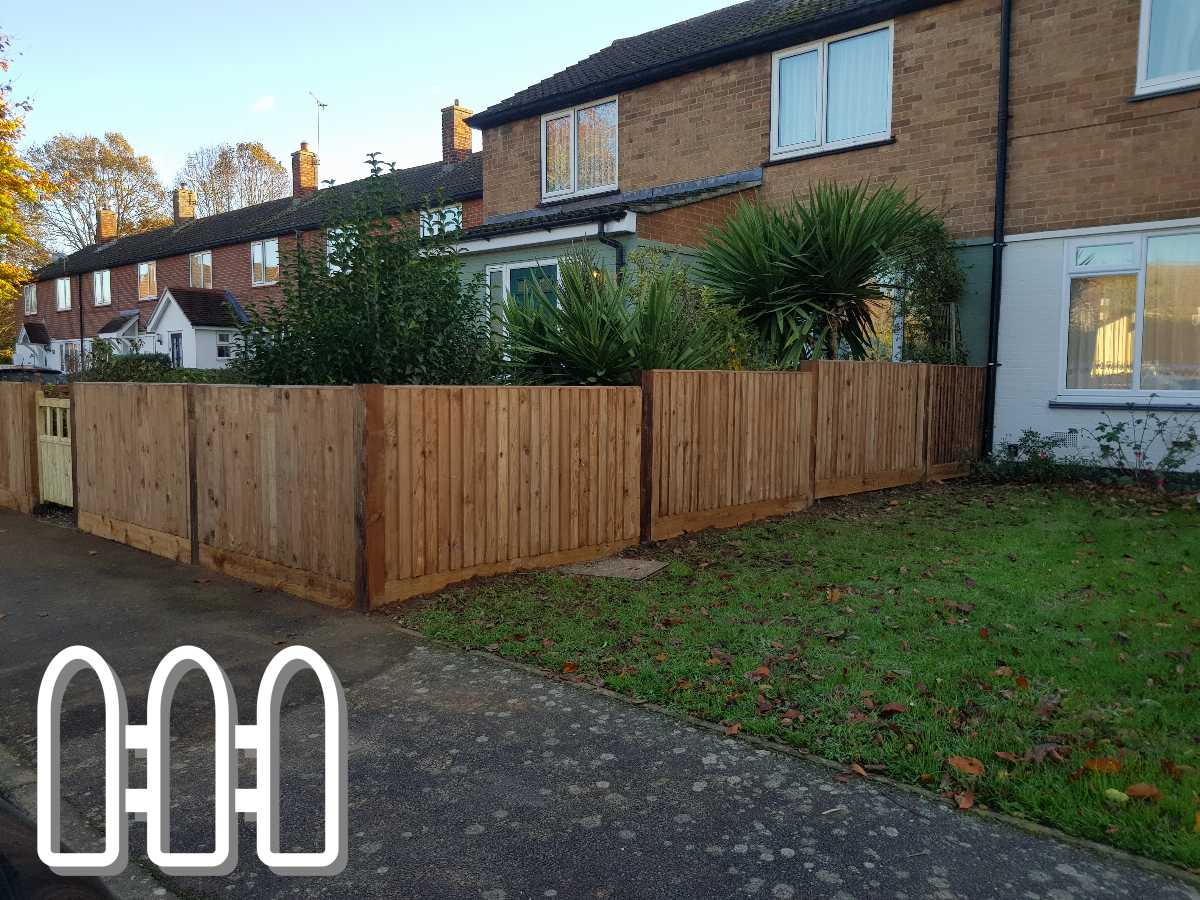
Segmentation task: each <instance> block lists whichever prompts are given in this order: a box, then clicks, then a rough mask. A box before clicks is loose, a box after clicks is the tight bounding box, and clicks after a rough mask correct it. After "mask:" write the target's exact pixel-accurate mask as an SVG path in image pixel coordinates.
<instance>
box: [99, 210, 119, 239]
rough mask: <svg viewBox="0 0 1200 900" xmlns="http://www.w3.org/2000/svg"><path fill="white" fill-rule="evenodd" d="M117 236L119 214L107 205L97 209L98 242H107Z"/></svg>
mask: <svg viewBox="0 0 1200 900" xmlns="http://www.w3.org/2000/svg"><path fill="white" fill-rule="evenodd" d="M116 236H117V214H116V213H115V212H113V211H112V210H111V209H109V208H108V207H107V206H102V207H100V208H99V209H97V210H96V243H97V244H106V243H108V242H109V241H111V240H113V239H115V238H116Z"/></svg>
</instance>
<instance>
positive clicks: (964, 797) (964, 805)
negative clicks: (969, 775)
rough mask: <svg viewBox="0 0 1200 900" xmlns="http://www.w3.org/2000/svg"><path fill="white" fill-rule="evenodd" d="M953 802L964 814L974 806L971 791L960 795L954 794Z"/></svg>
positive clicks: (973, 797)
mask: <svg viewBox="0 0 1200 900" xmlns="http://www.w3.org/2000/svg"><path fill="white" fill-rule="evenodd" d="M954 800H955V802H956V803H957V804H958V808H959V809H961V810H962V811H963V812H966V811H967V810H968V809H970V808H971V807H972V806H974V805H975V795H974V794H973V793H972V792H971V791H963V792H962V793H961V794H955V795H954Z"/></svg>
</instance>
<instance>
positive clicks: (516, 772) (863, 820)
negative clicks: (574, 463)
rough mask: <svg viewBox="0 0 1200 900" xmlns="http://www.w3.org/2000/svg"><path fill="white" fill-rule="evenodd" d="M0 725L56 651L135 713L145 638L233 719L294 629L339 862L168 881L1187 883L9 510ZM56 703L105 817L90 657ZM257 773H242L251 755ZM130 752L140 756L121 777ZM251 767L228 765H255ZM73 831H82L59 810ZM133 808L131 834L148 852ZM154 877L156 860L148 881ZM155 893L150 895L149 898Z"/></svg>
mask: <svg viewBox="0 0 1200 900" xmlns="http://www.w3.org/2000/svg"><path fill="white" fill-rule="evenodd" d="M0 616H2V618H0V741H2V742H3V746H4V748H5V749H7V750H8V751H10V753H12V754H15V755H16V756H17V757H18V758H20V759H23V760H24V761H25V763H26V764H27V765H28V764H30V763H31V762H32V759H33V752H34V740H35V739H34V714H35V702H36V692H37V686H38V682H39V680H40V678H41V674H42V670H43V669H44V667H45V665H46V663H47V662H48V661H49V660H50V658H51V657H52V656H53V655H54V654H55V653H56V652H57V651H58V650H60V649H62V648H63V647H64V646H67V645H69V644H72V643H84V644H87V645H89V646H91V647H93V648H95V649H96V650H98V651H99V652H100V653H102V654H103V655H104V656H105V658H106V659H108V661H109V663H110V664H111V665H113V667H114V668H115V669H116V670H117V671H118V673H119V674H120V676H121V678H122V680H123V682H124V684H125V688H126V692H127V694H128V697H129V713H130V720H131V721H133V722H143V721H145V690H146V687H147V684H148V682H149V679H150V675H151V673H152V672H153V670H154V667H155V665H157V663H158V661H159V659H160V658H161V657H162V656H163V654H164V653H166V652H167V651H168V650H170V649H171V648H172V647H175V646H177V645H179V644H182V643H193V644H197V645H199V646H201V647H203V648H205V649H206V650H208V651H209V652H210V653H212V654H213V656H214V657H216V659H217V660H218V661H219V662H220V663H221V664H222V665H224V666H225V668H226V671H227V672H228V673H229V676H230V679H231V681H232V682H233V685H234V690H235V691H236V694H237V697H238V699H239V703H240V707H241V710H242V717H243V721H249V720H250V718H251V717H252V714H253V712H252V711H253V698H254V696H255V693H256V690H257V684H258V679H259V677H260V675H261V673H262V671H263V668H264V666H265V665H266V663H267V661H268V660H269V659H270V658H271V657H272V656H273V655H274V654H275V653H276V652H277V651H278V650H279V648H280V647H281V646H283V645H284V644H285V643H303V644H307V645H308V646H311V647H313V648H315V649H316V650H317V651H319V652H320V653H321V654H323V655H324V657H325V658H326V659H327V660H328V661H329V663H330V664H331V665H332V666H333V667H334V669H335V670H336V671H337V672H338V674H339V675H340V677H341V679H342V681H343V683H344V685H345V688H346V697H347V701H348V704H349V708H350V804H351V807H350V835H351V838H350V863H349V866H348V867H347V869H346V871H345V872H344V873H343V874H342V875H340V876H338V877H336V878H331V879H289V878H281V877H278V876H275V875H274V874H272V873H271V872H270V871H269V870H267V869H265V868H264V867H263V866H262V865H261V864H260V863H259V862H258V860H257V857H256V856H255V852H254V840H253V838H254V834H253V826H252V825H245V824H243V825H242V827H241V862H240V864H239V866H238V868H237V871H236V872H235V873H234V874H233V875H231V876H229V877H228V878H223V879H221V878H191V879H172V880H168V879H162V881H161V883H162V885H164V887H162V888H158V889H157V890H162V891H163V893H164V894H165V893H166V892H167V891H168V890H169V891H172V892H176V893H178V894H179V895H181V896H185V897H295V896H300V897H346V898H365V897H414V898H485V900H502V898H507V900H515V898H540V897H559V898H577V897H578V898H584V897H587V898H643V897H645V898H649V897H654V898H686V900H695V898H710V897H711V898H724V897H760V898H772V900H785V898H792V897H794V898H811V897H836V898H850V897H889V898H900V900H902V898H915V897H940V898H953V897H969V898H986V897H996V898H1011V897H1024V898H1038V897H1047V898H1055V900H1070V898H1098V897H1136V898H1143V900H1144V898H1150V897H1155V898H1184V897H1189V898H1198V897H1200V893H1197V892H1195V891H1193V890H1192V889H1191V888H1189V887H1188V886H1186V885H1185V884H1183V883H1182V882H1178V881H1175V880H1173V879H1171V878H1169V877H1165V876H1163V875H1160V874H1156V873H1151V872H1147V871H1146V870H1144V869H1141V868H1138V867H1135V866H1133V865H1130V864H1127V863H1125V862H1121V861H1118V860H1114V859H1113V858H1110V857H1107V856H1104V855H1099V854H1096V853H1093V852H1091V851H1088V850H1083V849H1079V848H1077V847H1073V846H1070V845H1067V844H1065V843H1059V842H1057V841H1054V840H1048V839H1045V838H1040V837H1037V836H1035V835H1032V834H1029V833H1026V832H1024V831H1021V830H1017V829H1014V828H1010V827H1008V826H1006V825H1004V824H1003V823H997V822H992V821H987V820H984V819H980V818H977V817H973V816H968V815H963V814H959V813H954V812H952V811H950V810H949V809H946V808H944V807H942V806H940V805H937V804H934V803H931V802H928V801H926V800H924V799H923V798H920V797H917V796H914V795H911V794H907V793H904V792H901V791H898V790H895V789H892V788H889V787H886V786H882V785H874V784H869V783H866V782H863V781H859V780H853V781H850V782H848V783H840V782H839V781H837V780H836V779H835V778H834V777H833V773H832V772H831V771H830V770H828V769H826V768H824V767H821V766H818V765H813V764H809V763H805V762H802V761H799V760H797V759H795V758H792V757H790V756H786V755H781V754H775V753H771V752H767V751H760V750H756V749H754V748H752V747H750V746H749V745H747V744H745V743H743V742H739V741H737V740H733V739H727V738H723V737H720V736H716V735H713V734H711V733H709V732H706V731H703V730H698V729H694V728H691V727H689V726H686V725H683V724H681V723H680V722H678V721H676V720H674V719H671V718H669V717H666V716H663V715H660V714H658V713H655V712H653V711H650V710H645V709H640V708H637V707H635V706H632V705H629V704H626V703H623V702H621V701H618V700H614V699H611V698H608V697H605V696H602V695H598V694H596V693H594V692H590V691H587V690H585V689H582V688H577V687H574V686H569V685H563V684H560V683H557V682H554V681H551V680H547V679H543V678H540V677H537V676H534V675H530V674H528V673H525V672H523V671H518V670H515V669H512V668H510V667H507V666H505V665H503V664H501V663H498V662H493V661H492V660H489V659H486V658H483V657H480V656H475V655H470V654H465V653H459V652H454V651H448V650H445V649H442V648H439V647H435V646H431V645H429V644H426V643H423V642H422V641H420V640H417V639H414V638H412V637H411V636H409V635H407V634H405V633H403V632H400V631H398V630H396V629H395V628H394V627H392V626H391V624H390V623H389V622H388V621H387V620H386V619H381V618H368V617H364V616H359V615H354V614H349V613H336V612H330V611H327V610H324V609H321V608H319V607H316V606H313V605H310V604H306V603H303V602H301V601H297V600H293V599H290V598H287V597H284V596H282V595H278V594H274V593H271V592H263V591H258V590H256V589H254V588H252V587H247V586H245V585H242V584H239V583H237V582H233V581H230V580H228V579H224V578H221V577H218V576H215V575H211V574H210V573H207V572H204V571H202V570H198V569H192V568H189V567H187V566H179V565H175V564H173V563H169V562H166V561H164V560H160V559H156V558H154V557H150V556H147V555H144V554H141V553H138V552H136V551H134V550H131V549H129V548H126V547H122V546H119V545H117V544H111V543H108V542H105V541H102V540H98V539H95V538H91V537H89V536H86V535H83V534H79V533H77V532H75V531H72V530H69V529H64V528H60V527H55V526H52V525H47V524H43V523H40V522H36V521H34V520H31V519H29V518H27V517H22V516H18V515H15V514H10V513H4V512H0ZM315 695H316V682H315V680H314V679H311V678H309V677H306V676H305V675H301V676H298V677H297V679H296V680H295V681H294V682H293V688H292V689H291V690H290V691H289V697H288V700H289V702H288V705H287V706H286V708H285V710H284V713H283V723H284V730H285V738H284V744H283V751H282V753H283V758H284V760H285V763H286V764H287V765H288V766H289V767H290V771H291V773H292V774H290V775H288V776H285V778H284V783H283V798H284V799H283V815H284V846H285V847H286V848H290V849H316V841H318V840H319V837H315V836H317V835H319V834H320V827H321V826H320V818H319V812H317V810H319V808H320V805H321V786H320V772H321V768H320V767H321V758H320V745H319V742H318V734H319V732H320V730H321V725H322V714H321V710H320V708H319V707H318V706H316V705H314V704H313V702H312V701H313V699H314V697H315ZM64 708H65V713H64V716H63V735H64V759H63V781H64V796H65V797H66V798H67V800H68V801H69V802H72V803H73V804H75V805H76V806H77V808H78V809H79V811H80V812H81V813H82V814H83V815H84V817H85V818H87V819H89V820H90V821H92V822H96V821H98V820H99V814H100V802H101V794H102V790H101V783H102V774H101V769H100V764H101V738H100V733H99V728H100V727H101V706H100V704H99V702H98V690H96V684H95V681H94V679H91V677H90V676H88V677H87V678H84V677H83V676H80V677H79V678H77V680H76V682H74V683H73V686H72V687H71V689H70V690H68V692H67V696H66V700H65V704H64ZM172 722H173V729H172V730H173V734H174V735H175V736H174V738H173V757H172V768H173V775H174V778H175V781H174V785H173V788H172V790H173V793H172V808H173V815H174V817H175V822H174V827H173V834H174V846H175V849H191V850H202V849H205V848H206V847H209V846H211V836H210V830H211V818H210V812H209V810H210V808H211V806H210V803H209V802H208V800H207V797H208V796H209V795H210V794H211V790H212V789H211V771H212V768H211V766H212V751H211V731H212V725H211V701H210V700H208V699H207V698H206V697H205V695H204V691H202V690H201V681H200V678H199V676H197V675H189V676H188V677H187V678H185V679H184V681H183V683H182V684H181V686H180V689H179V692H178V694H177V695H176V703H175V708H174V711H173V716H172ZM247 772H248V770H247ZM143 777H144V776H143V773H142V772H140V771H138V770H137V769H136V768H134V769H133V770H131V776H130V783H131V784H132V785H135V786H136V785H138V784H139V783H141V779H142V778H143ZM251 783H252V778H247V776H246V775H245V774H244V775H243V781H242V784H243V785H244V786H246V785H249V784H251ZM64 837H65V838H66V840H67V841H68V842H70V843H72V844H73V845H74V846H75V847H77V848H80V847H82V848H87V847H97V846H98V843H97V839H96V837H95V835H86V834H81V833H80V829H79V828H78V827H76V828H75V829H71V828H69V827H68V828H66V829H65V834H64ZM143 840H144V827H143V826H141V825H138V824H135V825H134V826H133V827H132V829H131V841H132V854H131V855H132V856H134V857H135V858H136V857H138V856H140V855H141V847H142V845H143ZM159 877H160V878H161V876H159ZM152 893H153V892H151V894H152Z"/></svg>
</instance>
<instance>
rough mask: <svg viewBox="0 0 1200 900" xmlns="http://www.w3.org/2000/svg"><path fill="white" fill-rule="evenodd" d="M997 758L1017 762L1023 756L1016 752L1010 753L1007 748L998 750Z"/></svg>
mask: <svg viewBox="0 0 1200 900" xmlns="http://www.w3.org/2000/svg"><path fill="white" fill-rule="evenodd" d="M996 759H1002V760H1004V761H1005V762H1010V763H1015V762H1020V761H1021V758H1020V757H1019V756H1017V754H1015V753H1009V752H1008V751H1007V750H997V751H996Z"/></svg>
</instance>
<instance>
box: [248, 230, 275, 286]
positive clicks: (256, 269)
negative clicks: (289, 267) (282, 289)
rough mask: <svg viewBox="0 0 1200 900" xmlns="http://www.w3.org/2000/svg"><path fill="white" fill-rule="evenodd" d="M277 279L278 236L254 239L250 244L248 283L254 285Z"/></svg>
mask: <svg viewBox="0 0 1200 900" xmlns="http://www.w3.org/2000/svg"><path fill="white" fill-rule="evenodd" d="M278 281H279V238H269V239H268V240H265V241H254V242H253V243H252V244H251V245H250V283H251V284H253V285H254V286H255V287H262V286H264V285H268V284H276V283H278Z"/></svg>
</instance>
